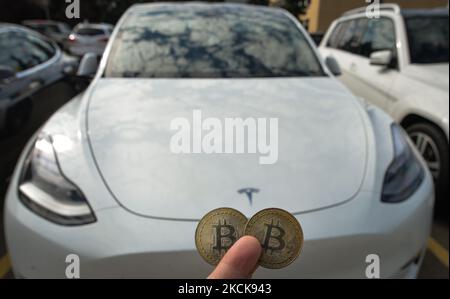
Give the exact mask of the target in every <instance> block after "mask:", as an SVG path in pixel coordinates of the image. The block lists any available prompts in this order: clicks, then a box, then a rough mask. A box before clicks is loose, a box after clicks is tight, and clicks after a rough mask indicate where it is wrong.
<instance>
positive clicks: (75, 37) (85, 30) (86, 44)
mask: <svg viewBox="0 0 450 299" xmlns="http://www.w3.org/2000/svg"><path fill="white" fill-rule="evenodd" d="M113 28H114V27H113V26H112V25H109V24H91V23H81V24H78V25H77V26H75V28H74V30H73V32H72V33H71V34H70V35H69V51H70V53H72V54H73V55H77V56H83V55H84V54H87V53H95V54H96V55H98V56H101V55H102V54H103V51H104V50H105V47H106V44H107V42H108V40H109V37H110V36H111V32H112V30H113Z"/></svg>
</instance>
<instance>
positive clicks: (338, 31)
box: [327, 22, 349, 48]
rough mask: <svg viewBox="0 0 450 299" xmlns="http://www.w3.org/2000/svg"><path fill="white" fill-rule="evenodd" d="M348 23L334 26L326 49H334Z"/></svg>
mask: <svg viewBox="0 0 450 299" xmlns="http://www.w3.org/2000/svg"><path fill="white" fill-rule="evenodd" d="M348 24H349V22H341V23H339V24H337V25H336V27H335V28H334V29H333V32H332V33H331V35H330V38H329V39H328V42H327V47H329V48H336V47H337V45H338V43H339V40H340V38H341V37H342V33H343V32H344V31H345V29H346V28H347V26H348Z"/></svg>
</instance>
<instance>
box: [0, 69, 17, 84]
mask: <svg viewBox="0 0 450 299" xmlns="http://www.w3.org/2000/svg"><path fill="white" fill-rule="evenodd" d="M15 75H16V74H15V73H14V70H13V69H12V68H10V67H8V66H4V65H0V83H8V81H10V80H11V79H13V78H14V76H15Z"/></svg>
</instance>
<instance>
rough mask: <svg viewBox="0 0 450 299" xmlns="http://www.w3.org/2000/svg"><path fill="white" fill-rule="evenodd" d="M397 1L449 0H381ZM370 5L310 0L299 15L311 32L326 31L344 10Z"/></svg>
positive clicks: (358, 0)
mask: <svg viewBox="0 0 450 299" xmlns="http://www.w3.org/2000/svg"><path fill="white" fill-rule="evenodd" d="M380 3H396V4H399V5H400V7H402V8H436V7H447V6H448V0H396V1H380ZM366 5H368V3H367V2H366V1H365V0H338V1H337V0H310V3H309V6H308V8H307V9H306V12H305V13H304V14H302V15H300V16H299V18H300V20H301V21H302V23H303V25H304V26H305V27H306V28H307V29H308V31H309V32H311V33H324V32H325V31H327V29H328V26H330V25H331V23H332V22H333V21H334V20H335V19H337V18H338V17H340V16H341V15H342V14H343V13H344V12H346V11H348V10H351V9H354V8H358V7H363V6H366Z"/></svg>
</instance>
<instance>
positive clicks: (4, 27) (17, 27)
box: [0, 22, 31, 31]
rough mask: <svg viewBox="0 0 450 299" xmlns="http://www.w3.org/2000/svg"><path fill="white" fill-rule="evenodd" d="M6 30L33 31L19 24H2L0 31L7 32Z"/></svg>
mask: <svg viewBox="0 0 450 299" xmlns="http://www.w3.org/2000/svg"><path fill="white" fill-rule="evenodd" d="M5 29H20V30H26V31H31V30H30V28H27V27H25V26H22V25H19V24H12V23H1V22H0V30H5Z"/></svg>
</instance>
